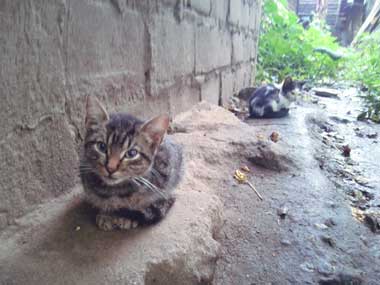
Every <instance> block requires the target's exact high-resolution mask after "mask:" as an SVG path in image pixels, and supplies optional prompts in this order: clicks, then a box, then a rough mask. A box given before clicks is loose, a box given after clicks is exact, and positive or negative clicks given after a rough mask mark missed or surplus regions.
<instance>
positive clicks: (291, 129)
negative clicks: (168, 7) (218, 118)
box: [214, 88, 380, 284]
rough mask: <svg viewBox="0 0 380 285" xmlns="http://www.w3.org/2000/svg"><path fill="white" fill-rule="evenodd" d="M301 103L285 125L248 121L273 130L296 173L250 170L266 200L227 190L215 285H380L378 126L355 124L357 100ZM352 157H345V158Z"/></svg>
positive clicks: (262, 131)
mask: <svg viewBox="0 0 380 285" xmlns="http://www.w3.org/2000/svg"><path fill="white" fill-rule="evenodd" d="M341 93H342V94H341V96H340V97H339V98H320V97H314V96H309V95H307V96H306V98H304V99H303V100H301V101H300V102H301V103H298V104H296V105H295V107H294V108H293V109H292V110H291V114H290V116H289V117H287V118H283V119H267V120H252V119H245V122H246V123H247V124H250V125H252V126H255V133H252V135H253V136H262V137H265V138H269V136H270V134H271V133H272V132H273V131H276V132H278V133H279V134H280V141H279V142H278V143H279V144H281V146H282V147H283V148H285V149H286V151H287V153H288V156H289V157H290V158H292V160H293V161H295V162H296V163H295V165H293V166H292V167H290V168H289V169H287V170H284V171H273V170H268V169H265V168H262V167H259V166H257V165H255V164H253V163H252V162H250V161H248V160H247V161H240V162H239V163H240V164H247V165H248V166H249V167H250V168H252V171H253V172H252V176H251V181H252V182H253V183H254V184H255V186H256V188H257V190H259V191H260V193H261V194H262V195H263V196H264V200H263V201H260V200H259V199H257V196H256V195H255V194H254V193H253V191H249V190H247V188H244V187H243V186H242V185H239V184H233V185H231V188H232V189H231V191H224V192H221V193H220V194H219V195H220V196H221V198H222V200H223V201H224V206H225V216H226V222H225V225H224V227H223V230H222V233H221V236H220V241H221V243H222V247H223V250H222V256H221V258H220V259H219V261H218V266H217V271H216V276H215V279H214V284H318V283H320V284H380V234H379V232H378V231H379V228H378V226H379V225H377V224H376V223H378V222H379V219H377V220H376V217H377V216H376V213H379V212H380V186H379V185H380V184H379V174H378V173H379V170H378V169H379V166H380V147H379V142H378V141H379V140H380V138H379V137H378V135H380V125H376V124H373V123H371V122H359V121H357V120H356V116H357V114H358V113H359V112H360V107H361V106H360V101H359V99H358V98H356V97H355V95H356V90H355V89H352V88H346V89H345V90H344V91H342V92H341ZM348 152H349V156H348Z"/></svg>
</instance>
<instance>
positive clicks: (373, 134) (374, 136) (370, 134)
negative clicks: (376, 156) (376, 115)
mask: <svg viewBox="0 0 380 285" xmlns="http://www.w3.org/2000/svg"><path fill="white" fill-rule="evenodd" d="M377 135H378V134H377V133H376V132H375V133H369V134H367V138H369V139H376V138H377Z"/></svg>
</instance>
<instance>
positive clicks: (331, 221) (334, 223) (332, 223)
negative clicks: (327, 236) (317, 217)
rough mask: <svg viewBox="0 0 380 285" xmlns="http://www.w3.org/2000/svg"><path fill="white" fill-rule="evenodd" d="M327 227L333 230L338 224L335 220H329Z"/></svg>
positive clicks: (326, 222) (326, 223)
mask: <svg viewBox="0 0 380 285" xmlns="http://www.w3.org/2000/svg"><path fill="white" fill-rule="evenodd" d="M325 225H326V226H328V227H329V228H332V227H334V226H336V222H335V220H334V219H333V218H328V219H327V220H326V221H325Z"/></svg>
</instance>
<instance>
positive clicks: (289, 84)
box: [281, 76, 296, 93]
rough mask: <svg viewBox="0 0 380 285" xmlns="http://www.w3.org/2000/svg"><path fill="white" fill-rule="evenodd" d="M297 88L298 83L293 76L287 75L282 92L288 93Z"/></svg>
mask: <svg viewBox="0 0 380 285" xmlns="http://www.w3.org/2000/svg"><path fill="white" fill-rule="evenodd" d="M295 88H296V85H295V83H294V81H293V79H292V78H291V77H289V76H288V77H286V78H285V80H284V82H283V83H282V86H281V89H282V92H284V93H288V92H291V91H293V90H294V89H295Z"/></svg>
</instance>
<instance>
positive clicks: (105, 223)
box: [96, 214, 114, 232]
mask: <svg viewBox="0 0 380 285" xmlns="http://www.w3.org/2000/svg"><path fill="white" fill-rule="evenodd" d="M96 225H97V226H98V228H99V229H101V230H103V231H106V232H108V231H112V230H113V229H114V227H113V217H111V216H109V215H105V214H98V215H96Z"/></svg>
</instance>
